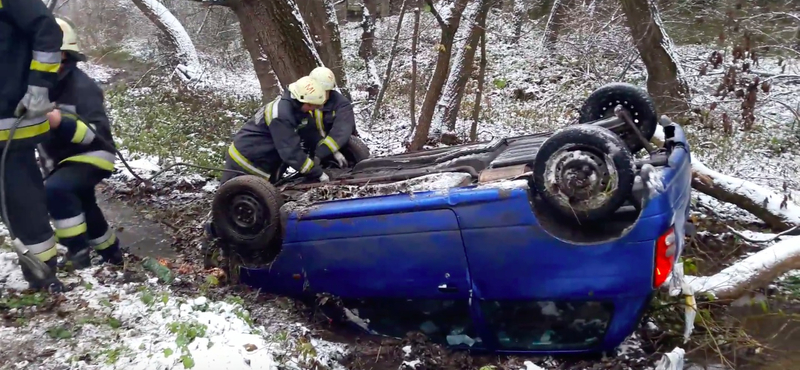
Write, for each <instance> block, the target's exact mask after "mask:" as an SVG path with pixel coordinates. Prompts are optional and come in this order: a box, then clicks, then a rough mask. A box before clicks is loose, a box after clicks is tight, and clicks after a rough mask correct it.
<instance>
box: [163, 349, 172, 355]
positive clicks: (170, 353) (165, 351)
mask: <svg viewBox="0 0 800 370" xmlns="http://www.w3.org/2000/svg"><path fill="white" fill-rule="evenodd" d="M169 356H172V348H164V357H169Z"/></svg>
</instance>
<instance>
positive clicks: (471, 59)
mask: <svg viewBox="0 0 800 370" xmlns="http://www.w3.org/2000/svg"><path fill="white" fill-rule="evenodd" d="M491 6H492V2H491V0H479V3H478V10H477V12H476V14H475V17H474V19H472V20H471V21H472V22H473V23H472V25H471V26H469V27H470V31H469V34H468V36H467V40H468V42H469V43H468V44H467V47H466V50H464V54H463V57H462V58H460V59H457V60H456V61H455V65H453V67H452V68H451V73H454V74H455V76H453V77H454V81H453V86H452V88H451V89H450V90H451V91H447V90H445V92H444V95H445V96H446V95H448V94H450V96H449V97H447V98H448V99H446V100H447V104H446V105H445V106H444V112H443V113H444V123H446V124H447V129H448V130H449V131H451V132H452V131H455V129H456V121H457V120H458V112H459V110H460V109H461V101H462V100H463V99H464V92H465V90H466V87H467V82H469V78H470V76H472V68H473V66H474V64H475V51H476V50H477V49H478V43H479V42H480V40H481V37H482V36H483V33H484V27H485V24H486V15H487V13H488V12H489V9H490V8H491Z"/></svg>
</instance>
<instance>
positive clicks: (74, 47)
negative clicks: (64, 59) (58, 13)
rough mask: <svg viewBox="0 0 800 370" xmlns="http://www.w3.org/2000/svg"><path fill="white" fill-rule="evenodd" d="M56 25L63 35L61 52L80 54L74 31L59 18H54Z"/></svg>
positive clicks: (76, 35)
mask: <svg viewBox="0 0 800 370" xmlns="http://www.w3.org/2000/svg"><path fill="white" fill-rule="evenodd" d="M56 23H58V25H59V26H60V27H61V32H62V33H64V38H63V40H62V41H61V50H62V51H72V52H76V53H78V54H81V48H80V46H79V45H78V34H76V33H75V29H74V28H72V26H71V25H70V24H69V23H68V22H67V21H65V20H63V19H61V18H56Z"/></svg>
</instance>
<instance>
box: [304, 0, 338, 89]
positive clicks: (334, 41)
mask: <svg viewBox="0 0 800 370" xmlns="http://www.w3.org/2000/svg"><path fill="white" fill-rule="evenodd" d="M296 1H297V5H298V8H299V9H300V13H301V14H302V15H303V19H304V20H305V22H306V24H307V25H308V29H309V33H310V35H311V38H312V39H313V41H314V47H315V48H316V50H317V53H319V56H320V58H321V59H322V63H323V64H324V65H325V66H326V67H328V68H330V69H331V70H332V71H333V73H334V75H336V83H337V85H339V88H340V89H342V93H343V94H345V96H347V97H348V98H349V97H350V93H349V91H348V90H347V74H346V73H345V70H344V61H343V59H342V40H341V35H340V34H339V20H338V19H337V18H336V9H334V4H333V2H331V1H330V0H296ZM309 72H311V71H309Z"/></svg>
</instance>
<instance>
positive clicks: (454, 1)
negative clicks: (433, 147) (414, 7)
mask: <svg viewBox="0 0 800 370" xmlns="http://www.w3.org/2000/svg"><path fill="white" fill-rule="evenodd" d="M425 2H426V3H427V4H428V6H429V7H430V9H431V13H433V16H434V17H435V18H436V21H437V22H438V23H439V27H440V28H441V37H440V41H439V45H438V50H439V55H438V57H437V59H436V67H435V68H434V70H433V76H432V77H431V81H430V84H429V88H428V91H427V92H426V93H425V100H424V101H423V102H422V111H421V112H420V117H419V120H418V122H417V127H416V130H415V132H414V138H413V140H412V141H411V143H410V145H409V148H408V149H409V150H410V151H415V150H419V149H422V146H423V145H425V143H426V142H427V141H428V132H429V131H430V128H431V120H432V119H433V112H434V108H435V107H436V102H438V101H439V97H440V96H441V95H442V89H443V88H444V84H445V82H446V81H447V75H448V70H449V69H450V58H451V56H452V52H453V50H452V49H453V41H454V39H455V36H456V31H457V30H458V27H459V25H460V24H461V15H462V13H463V12H464V9H465V8H466V7H467V3H468V2H469V0H449V1H448V0H443V1H441V2H440V3H439V4H440V5H441V6H442V7H443V8H444V7H450V6H452V10H450V13H449V14H448V16H447V19H444V18H442V15H441V14H439V12H438V11H437V10H436V7H435V6H434V5H433V1H432V0H426V1H425Z"/></svg>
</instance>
